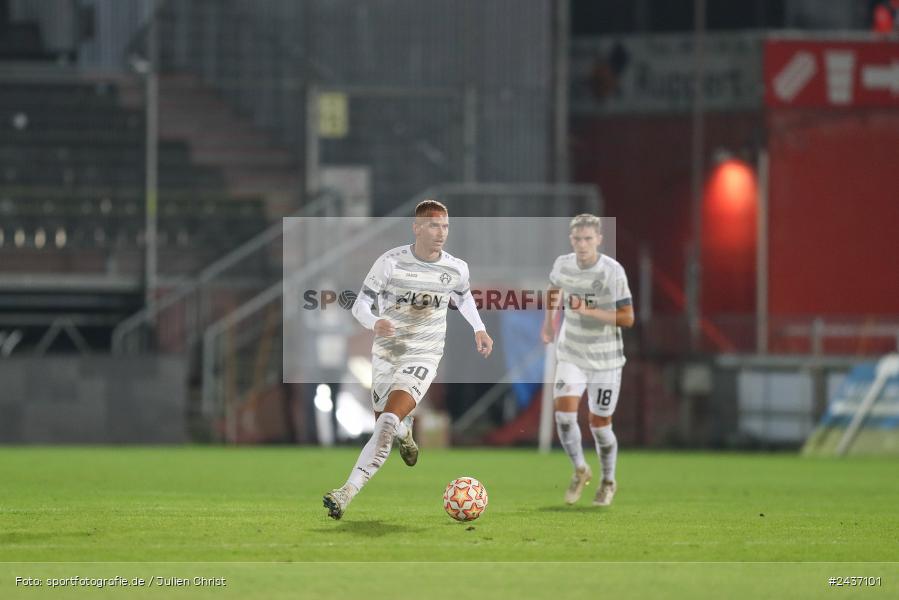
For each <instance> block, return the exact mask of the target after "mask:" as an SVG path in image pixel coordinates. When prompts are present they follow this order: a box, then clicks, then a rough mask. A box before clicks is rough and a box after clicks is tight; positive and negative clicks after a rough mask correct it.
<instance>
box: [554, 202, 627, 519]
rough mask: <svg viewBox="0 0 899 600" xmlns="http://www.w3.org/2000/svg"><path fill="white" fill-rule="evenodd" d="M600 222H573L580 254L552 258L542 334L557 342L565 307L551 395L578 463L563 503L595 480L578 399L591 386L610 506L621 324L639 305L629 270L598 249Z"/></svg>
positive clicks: (605, 501) (603, 491)
mask: <svg viewBox="0 0 899 600" xmlns="http://www.w3.org/2000/svg"><path fill="white" fill-rule="evenodd" d="M601 226H602V224H601V221H600V219H599V217H596V216H594V215H589V214H582V215H578V216H576V217H575V218H574V219H572V220H571V223H570V225H569V241H570V242H571V248H572V249H573V250H574V252H572V253H570V254H563V255H562V256H560V257H558V258H557V259H556V261H555V263H553V267H552V272H551V273H550V275H549V280H550V287H549V290H548V292H547V297H548V298H550V299H555V301H554V302H551V303H550V304H549V305H548V308H547V311H546V314H545V318H544V321H543V332H542V337H543V342H544V343H547V344H548V343H550V342H552V341H553V337H554V334H555V330H554V327H553V322H554V317H555V311H556V310H559V309H560V308H561V309H562V310H564V316H565V319H564V321H563V323H562V327H561V329H560V330H559V338H558V340H557V343H556V375H555V381H554V386H553V390H554V392H553V395H554V398H555V409H556V410H555V418H556V430H557V431H558V433H559V440H560V441H561V443H562V447H563V448H564V449H565V452H566V453H567V454H568V457H569V458H570V459H571V463H572V464H573V465H574V475H572V477H571V483H570V485H569V486H568V490H567V491H566V492H565V502H566V503H568V504H574V503H575V502H577V501H578V499H580V497H581V493H582V492H583V491H584V486H586V485H587V484H588V483H589V482H590V480H591V478H592V477H593V473H592V471H591V470H590V466H589V465H588V464H587V462H586V460H584V448H583V446H582V445H581V428H580V426H579V425H578V422H577V410H578V404H579V403H580V400H581V396H582V395H583V393H584V390H585V389H586V390H587V400H588V406H589V408H590V430H591V431H592V432H593V438H594V440H595V441H596V453H597V454H598V455H599V463H600V466H601V468H602V482H601V483H600V485H599V488H598V489H597V490H596V497H595V498H594V500H593V504H594V505H597V506H608V505H609V504H611V503H612V498H613V497H614V496H615V491H616V489H617V485H616V483H615V462H616V459H617V456H618V441H617V440H616V439H615V434H614V432H613V431H612V413H614V412H615V405H616V404H617V403H618V392H619V389H620V387H621V370H622V368H623V367H624V362H625V359H624V348H623V345H622V342H621V327H632V326H633V324H634V307H633V302H632V301H631V292H630V289H629V288H628V285H627V276H626V275H625V273H624V268H623V267H622V266H621V264H619V263H618V262H617V261H616V260H615V259H613V258H611V257H609V256H607V255H605V254H601V253H600V252H599V246H600V245H601V244H602V229H601ZM560 292H561V297H560Z"/></svg>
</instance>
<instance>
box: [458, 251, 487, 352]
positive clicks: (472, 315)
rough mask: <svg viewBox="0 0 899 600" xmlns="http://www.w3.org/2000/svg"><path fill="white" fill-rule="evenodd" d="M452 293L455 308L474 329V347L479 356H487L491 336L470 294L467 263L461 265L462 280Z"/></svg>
mask: <svg viewBox="0 0 899 600" xmlns="http://www.w3.org/2000/svg"><path fill="white" fill-rule="evenodd" d="M453 295H454V296H455V297H454V298H453V301H454V302H455V304H456V308H458V309H459V312H460V313H461V314H462V316H463V317H465V320H466V321H468V324H469V325H471V328H472V330H473V331H474V347H475V349H476V350H477V351H478V353H479V354H480V355H481V356H483V357H484V358H487V357H488V356H490V353H491V352H493V338H491V337H490V336H489V335H488V334H487V328H486V327H485V326H484V322H483V321H482V320H481V315H479V314H478V306H477V303H475V301H474V296H472V295H471V287H470V286H469V275H468V266H467V265H464V266H463V271H462V280H461V281H460V282H459V287H458V288H456V289H455V290H453Z"/></svg>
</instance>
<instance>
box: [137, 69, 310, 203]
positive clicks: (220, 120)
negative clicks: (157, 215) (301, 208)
mask: <svg viewBox="0 0 899 600" xmlns="http://www.w3.org/2000/svg"><path fill="white" fill-rule="evenodd" d="M138 93H139V92H138ZM127 97H130V98H134V99H135V101H137V102H142V99H140V97H139V95H138V96H137V97H135V94H134V91H133V90H132V93H131V94H129V95H128V96H127ZM159 134H160V139H161V140H163V141H165V140H174V139H177V140H183V141H186V142H187V143H188V145H189V147H190V157H191V162H193V163H194V164H197V165H200V166H206V167H213V168H216V169H218V170H220V171H221V172H222V174H223V176H224V184H225V191H226V192H227V193H228V194H229V195H231V196H255V197H261V198H263V199H264V201H265V206H266V214H267V216H268V217H269V218H272V219H274V218H280V217H282V216H284V215H286V214H289V213H290V212H292V211H293V210H295V209H296V206H297V204H298V202H297V200H298V195H299V194H300V192H301V190H302V178H301V177H300V166H299V165H298V164H297V159H296V157H295V156H294V155H293V154H292V153H291V152H290V151H288V150H287V149H286V148H283V147H280V146H278V145H276V144H274V143H273V142H272V141H271V140H270V139H269V138H268V137H267V136H266V135H265V133H264V132H263V130H262V129H261V128H259V127H257V126H256V125H255V124H254V123H253V122H252V120H251V119H249V118H247V117H245V116H243V115H241V114H239V113H238V112H237V111H235V110H234V109H232V108H231V107H230V106H229V105H228V103H226V102H225V101H224V100H223V99H222V98H221V97H220V96H219V95H218V94H217V93H216V92H215V91H214V90H213V89H212V88H211V87H209V86H207V85H206V84H204V83H203V82H202V81H200V79H199V78H198V77H196V76H194V75H191V74H186V73H177V74H175V73H172V74H164V75H162V76H161V77H160V81H159Z"/></svg>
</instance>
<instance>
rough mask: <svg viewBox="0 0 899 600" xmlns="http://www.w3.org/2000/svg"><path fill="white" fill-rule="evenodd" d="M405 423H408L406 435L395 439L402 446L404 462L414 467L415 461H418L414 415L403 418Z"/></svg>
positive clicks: (401, 454)
mask: <svg viewBox="0 0 899 600" xmlns="http://www.w3.org/2000/svg"><path fill="white" fill-rule="evenodd" d="M403 423H405V424H406V437H404V438H400V437H396V438H394V439H395V440H396V444H397V446H399V448H400V456H402V457H403V462H404V463H406V464H407V465H409V466H410V467H414V466H415V463H417V462H418V444H416V443H415V440H413V439H412V417H411V416H408V417H406V418H405V419H403Z"/></svg>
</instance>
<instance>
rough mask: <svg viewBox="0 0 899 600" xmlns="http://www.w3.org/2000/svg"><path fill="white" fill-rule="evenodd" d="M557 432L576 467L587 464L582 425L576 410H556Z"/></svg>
mask: <svg viewBox="0 0 899 600" xmlns="http://www.w3.org/2000/svg"><path fill="white" fill-rule="evenodd" d="M556 432H558V434H559V441H560V442H562V447H563V448H564V449H565V452H566V453H567V454H568V458H570V459H571V464H573V465H574V468H575V469H578V468H580V467H583V466H586V464H587V462H586V461H585V460H584V447H583V446H582V445H581V427H580V425H578V424H577V413H576V412H562V411H560V410H557V411H556Z"/></svg>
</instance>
